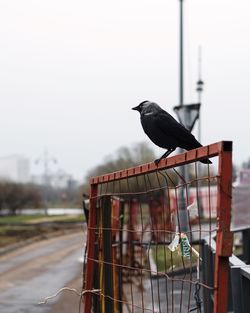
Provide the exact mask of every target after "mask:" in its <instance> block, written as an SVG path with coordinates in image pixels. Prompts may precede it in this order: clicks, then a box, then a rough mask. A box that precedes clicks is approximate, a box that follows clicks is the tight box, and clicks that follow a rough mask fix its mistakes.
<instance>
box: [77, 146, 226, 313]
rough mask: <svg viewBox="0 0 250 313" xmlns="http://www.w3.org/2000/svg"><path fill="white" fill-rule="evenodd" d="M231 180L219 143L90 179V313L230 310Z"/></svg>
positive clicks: (87, 278) (86, 285)
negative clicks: (210, 253)
mask: <svg viewBox="0 0 250 313" xmlns="http://www.w3.org/2000/svg"><path fill="white" fill-rule="evenodd" d="M204 158H211V159H212V161H213V165H209V164H208V165H201V164H200V162H198V161H199V160H202V159H204ZM184 168H185V170H183V169H184ZM184 172H186V173H187V174H185V175H183V173H184ZM231 177H232V143H231V142H219V143H216V144H212V145H209V146H206V147H202V148H199V149H195V150H192V151H188V152H186V153H183V154H179V155H176V156H173V157H169V158H167V159H164V160H162V161H161V162H160V163H159V164H158V166H157V165H155V164H154V163H148V164H143V165H140V166H137V167H134V168H129V169H126V170H121V171H118V172H115V173H111V174H107V175H102V176H99V177H95V178H93V179H91V196H90V211H89V220H88V241H87V254H86V260H85V261H86V267H85V271H84V291H85V293H84V297H83V310H84V312H85V313H90V312H94V313H99V312H102V313H118V312H119V313H127V312H128V313H130V312H133V313H137V312H145V313H146V312H155V313H156V312H159V313H163V312H164V313H165V312H171V313H175V312H180V313H181V312H192V311H194V312H203V308H204V307H205V306H206V303H207V302H208V301H211V312H214V313H225V312H227V302H228V301H227V300H228V273H229V256H230V255H231V251H232V234H231V233H230V217H231V185H232V181H231ZM215 190H216V192H215ZM215 204H216V205H215ZM214 211H215V212H216V214H214ZM214 234H215V235H216V247H217V248H216V251H215V253H214V254H213V256H212V257H210V261H209V262H211V264H213V266H214V267H213V269H214V271H213V272H211V273H209V274H207V273H206V272H203V271H202V268H204V262H206V261H205V260H207V256H206V255H205V253H206V250H205V249H202V246H203V242H204V239H205V238H206V240H207V244H208V245H210V246H211V244H212V241H213V238H214ZM207 265H208V266H210V263H208V264H207ZM206 275H207V276H206Z"/></svg>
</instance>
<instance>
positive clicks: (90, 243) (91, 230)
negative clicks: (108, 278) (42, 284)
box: [83, 184, 98, 313]
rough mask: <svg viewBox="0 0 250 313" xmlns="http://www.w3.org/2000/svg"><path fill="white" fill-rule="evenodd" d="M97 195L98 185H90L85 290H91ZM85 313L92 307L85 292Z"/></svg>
mask: <svg viewBox="0 0 250 313" xmlns="http://www.w3.org/2000/svg"><path fill="white" fill-rule="evenodd" d="M97 194H98V185H97V184H94V185H91V193H90V208H89V222H88V238H87V266H86V284H85V290H92V289H93V276H94V261H93V260H94V252H95V244H94V242H95V223H96V202H97V199H96V197H97ZM83 301H84V311H83V312H85V313H90V312H91V307H92V293H91V292H87V293H85V295H84V297H83Z"/></svg>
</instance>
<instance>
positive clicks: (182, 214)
mask: <svg viewBox="0 0 250 313" xmlns="http://www.w3.org/2000/svg"><path fill="white" fill-rule="evenodd" d="M179 1H180V65H179V66H180V86H179V88H180V90H179V93H180V94H179V96H180V98H179V102H180V106H183V105H184V60H183V37H184V36H183V1H184V0H179ZM185 119H186V117H184V120H185ZM180 152H183V150H182V149H180ZM180 172H181V175H182V176H183V177H184V178H185V179H186V178H187V177H188V173H187V168H186V167H185V166H182V167H181V171H180ZM178 197H179V205H178V206H179V220H180V229H179V231H181V232H187V231H188V217H187V210H186V201H185V187H183V188H182V187H180V189H179V193H178Z"/></svg>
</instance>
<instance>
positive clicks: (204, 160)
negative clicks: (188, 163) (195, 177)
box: [200, 159, 213, 164]
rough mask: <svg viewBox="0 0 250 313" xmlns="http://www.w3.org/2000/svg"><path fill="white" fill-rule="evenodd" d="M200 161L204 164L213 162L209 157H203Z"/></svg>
mask: <svg viewBox="0 0 250 313" xmlns="http://www.w3.org/2000/svg"><path fill="white" fill-rule="evenodd" d="M200 162H201V163H203V164H212V163H213V162H212V161H210V160H209V159H202V160H200Z"/></svg>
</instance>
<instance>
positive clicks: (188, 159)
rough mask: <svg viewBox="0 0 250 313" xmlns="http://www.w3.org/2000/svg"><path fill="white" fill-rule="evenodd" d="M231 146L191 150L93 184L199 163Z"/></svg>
mask: <svg viewBox="0 0 250 313" xmlns="http://www.w3.org/2000/svg"><path fill="white" fill-rule="evenodd" d="M227 143H228V144H230V142H228V141H221V142H217V143H214V144H211V145H208V146H205V147H201V148H198V149H194V150H190V151H187V152H184V153H181V154H178V155H176V156H172V157H169V158H166V159H162V160H161V161H160V163H159V164H158V165H156V164H155V163H154V162H151V163H146V164H142V165H139V166H136V167H131V168H129V169H125V170H121V171H118V172H114V173H109V174H105V175H101V176H97V177H93V178H92V179H91V180H90V183H91V184H101V183H106V182H110V181H114V180H118V179H124V178H129V177H135V176H138V175H142V174H145V173H147V174H149V173H152V172H155V171H157V170H163V169H168V168H172V167H176V166H181V165H184V164H189V163H192V162H195V161H199V160H201V159H204V158H212V157H215V156H218V155H219V153H220V151H222V150H223V147H224V146H225V145H227Z"/></svg>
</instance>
